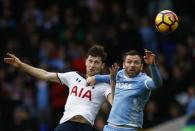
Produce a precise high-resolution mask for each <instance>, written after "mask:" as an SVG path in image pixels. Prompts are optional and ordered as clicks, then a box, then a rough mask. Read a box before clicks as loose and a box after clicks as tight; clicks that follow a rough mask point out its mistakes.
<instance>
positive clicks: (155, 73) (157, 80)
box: [149, 64, 163, 87]
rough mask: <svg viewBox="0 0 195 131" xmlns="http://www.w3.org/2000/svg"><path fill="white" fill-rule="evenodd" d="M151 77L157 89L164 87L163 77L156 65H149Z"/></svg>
mask: <svg viewBox="0 0 195 131" xmlns="http://www.w3.org/2000/svg"><path fill="white" fill-rule="evenodd" d="M149 69H150V73H151V77H152V79H153V81H154V84H155V86H156V87H161V86H162V83H163V82H162V77H161V74H160V71H159V69H158V68H157V66H156V64H151V65H149Z"/></svg>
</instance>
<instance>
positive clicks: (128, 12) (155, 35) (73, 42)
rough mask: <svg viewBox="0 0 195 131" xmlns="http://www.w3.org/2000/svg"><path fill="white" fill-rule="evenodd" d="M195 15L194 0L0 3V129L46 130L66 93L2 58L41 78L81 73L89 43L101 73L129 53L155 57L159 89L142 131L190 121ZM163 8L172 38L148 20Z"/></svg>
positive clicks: (100, 120)
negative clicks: (175, 21)
mask: <svg viewBox="0 0 195 131" xmlns="http://www.w3.org/2000/svg"><path fill="white" fill-rule="evenodd" d="M194 8H195V2H194V1H193V0H179V1H178V0H147V1H143V0H142V1H141V0H77V1H76V0H19V1H18V0H1V1H0V54H1V64H0V130H1V131H50V130H52V129H53V128H54V127H55V126H56V125H57V123H58V121H59V120H60V117H61V116H62V112H63V109H64V103H65V101H66V97H67V93H68V89H67V87H66V86H62V85H59V84H55V83H47V82H44V81H41V80H37V79H35V78H33V77H30V76H28V75H27V74H25V73H23V72H22V71H20V70H17V69H14V68H12V67H10V66H8V65H5V64H4V62H3V57H4V56H5V55H6V52H11V53H15V54H16V55H17V56H18V57H19V58H21V60H22V61H24V62H26V63H29V64H30V65H33V66H36V67H40V68H43V69H46V70H48V71H55V72H66V71H70V70H77V71H80V72H81V73H85V67H84V59H85V53H86V50H87V49H88V47H89V46H91V45H93V44H94V42H99V43H101V44H102V45H103V46H104V47H105V50H106V51H107V52H108V61H107V65H108V66H109V65H111V64H112V63H113V62H121V61H120V58H121V54H122V53H123V52H125V51H127V50H130V49H137V50H139V51H142V52H143V49H144V48H147V49H149V50H151V51H153V52H154V53H156V54H157V57H158V58H157V59H158V60H157V62H158V65H159V68H160V71H161V73H162V76H163V81H164V85H163V87H162V88H160V89H158V90H155V91H153V92H152V95H151V98H150V101H149V102H148V104H147V105H146V108H145V117H144V126H143V127H144V129H148V128H152V127H153V126H156V125H159V124H162V123H164V122H167V121H169V120H174V119H176V118H178V117H180V116H184V115H186V114H187V115H189V116H193V113H194V111H195V68H194V67H195V66H194V64H195V37H194V36H195V16H194V13H193V9H194ZM164 9H169V10H173V11H174V12H175V13H176V14H177V15H178V16H179V19H180V23H179V28H178V30H177V31H176V32H174V33H171V34H161V33H159V32H157V31H156V30H155V27H154V18H155V16H156V14H157V13H158V12H159V11H161V10H164ZM145 71H146V72H147V71H148V70H147V69H146V70H145ZM105 72H107V70H106V69H105ZM109 109H110V105H109V104H108V103H104V105H103V107H102V110H101V111H100V112H99V114H98V116H97V119H96V123H95V127H96V129H97V131H101V130H102V127H103V126H104V124H105V122H106V119H107V117H108V113H109ZM192 118H193V117H192ZM186 122H187V121H186ZM188 123H190V124H195V123H193V122H188ZM188 123H187V124H186V125H184V126H188Z"/></svg>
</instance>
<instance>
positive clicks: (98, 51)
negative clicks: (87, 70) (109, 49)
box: [86, 45, 107, 63]
mask: <svg viewBox="0 0 195 131" xmlns="http://www.w3.org/2000/svg"><path fill="white" fill-rule="evenodd" d="M89 55H91V56H93V57H101V59H102V62H103V63H105V62H106V59H107V53H106V52H105V51H104V47H103V46H101V45H93V46H92V47H91V48H89V50H88V52H87V56H86V57H88V56H89Z"/></svg>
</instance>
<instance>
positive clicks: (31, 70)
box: [19, 63, 48, 80]
mask: <svg viewBox="0 0 195 131" xmlns="http://www.w3.org/2000/svg"><path fill="white" fill-rule="evenodd" d="M19 68H20V69H21V70H22V71H24V72H26V73H28V74H30V75H32V76H34V77H36V78H38V79H42V80H47V74H48V72H47V71H45V70H43V69H39V68H35V67H32V66H30V65H28V64H25V63H20V64H19Z"/></svg>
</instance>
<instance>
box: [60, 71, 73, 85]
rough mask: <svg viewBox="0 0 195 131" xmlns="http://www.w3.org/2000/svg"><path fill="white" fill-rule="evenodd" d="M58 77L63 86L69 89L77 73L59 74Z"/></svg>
mask: <svg viewBox="0 0 195 131" xmlns="http://www.w3.org/2000/svg"><path fill="white" fill-rule="evenodd" d="M57 76H58V78H59V80H60V82H61V84H65V85H67V86H68V87H69V85H70V82H71V80H72V78H73V77H74V76H75V73H74V72H67V73H57Z"/></svg>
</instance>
